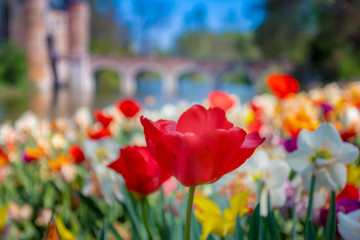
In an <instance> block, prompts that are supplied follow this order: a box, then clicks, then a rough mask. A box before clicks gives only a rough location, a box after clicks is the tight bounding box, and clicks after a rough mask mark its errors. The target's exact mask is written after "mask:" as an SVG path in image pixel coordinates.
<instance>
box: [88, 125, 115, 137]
mask: <svg viewBox="0 0 360 240" xmlns="http://www.w3.org/2000/svg"><path fill="white" fill-rule="evenodd" d="M88 134H89V137H90V138H91V139H93V140H99V139H103V138H107V137H111V136H112V134H111V132H110V130H109V129H108V128H104V127H101V128H100V129H99V130H95V129H89V130H88Z"/></svg>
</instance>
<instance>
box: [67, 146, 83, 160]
mask: <svg viewBox="0 0 360 240" xmlns="http://www.w3.org/2000/svg"><path fill="white" fill-rule="evenodd" d="M69 153H70V155H71V157H72V159H73V160H74V162H76V163H81V162H83V161H84V160H85V155H84V152H83V151H82V150H81V148H80V147H79V146H78V145H76V144H73V145H71V146H70V148H69Z"/></svg>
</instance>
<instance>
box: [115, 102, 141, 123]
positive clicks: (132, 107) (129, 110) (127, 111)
mask: <svg viewBox="0 0 360 240" xmlns="http://www.w3.org/2000/svg"><path fill="white" fill-rule="evenodd" d="M116 107H117V108H118V109H119V111H120V112H122V113H123V114H124V115H125V117H127V118H132V117H134V116H135V115H136V114H137V113H138V112H139V111H140V109H141V104H140V103H138V102H137V101H135V100H133V99H130V98H125V99H123V100H122V101H119V102H117V103H116Z"/></svg>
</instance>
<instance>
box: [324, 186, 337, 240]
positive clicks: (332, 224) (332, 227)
mask: <svg viewBox="0 0 360 240" xmlns="http://www.w3.org/2000/svg"><path fill="white" fill-rule="evenodd" d="M335 233H336V203H335V192H334V191H331V199H330V208H329V212H328V218H327V221H326V229H325V239H327V240H335Z"/></svg>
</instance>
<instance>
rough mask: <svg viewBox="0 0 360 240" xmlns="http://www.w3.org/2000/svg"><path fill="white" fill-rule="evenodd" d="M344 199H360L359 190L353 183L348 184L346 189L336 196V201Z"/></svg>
mask: <svg viewBox="0 0 360 240" xmlns="http://www.w3.org/2000/svg"><path fill="white" fill-rule="evenodd" d="M342 199H355V200H359V190H358V189H357V188H356V187H355V186H353V185H350V184H346V186H345V187H344V189H343V190H342V191H341V192H340V193H339V194H338V195H337V196H336V202H339V201H340V200H342Z"/></svg>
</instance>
